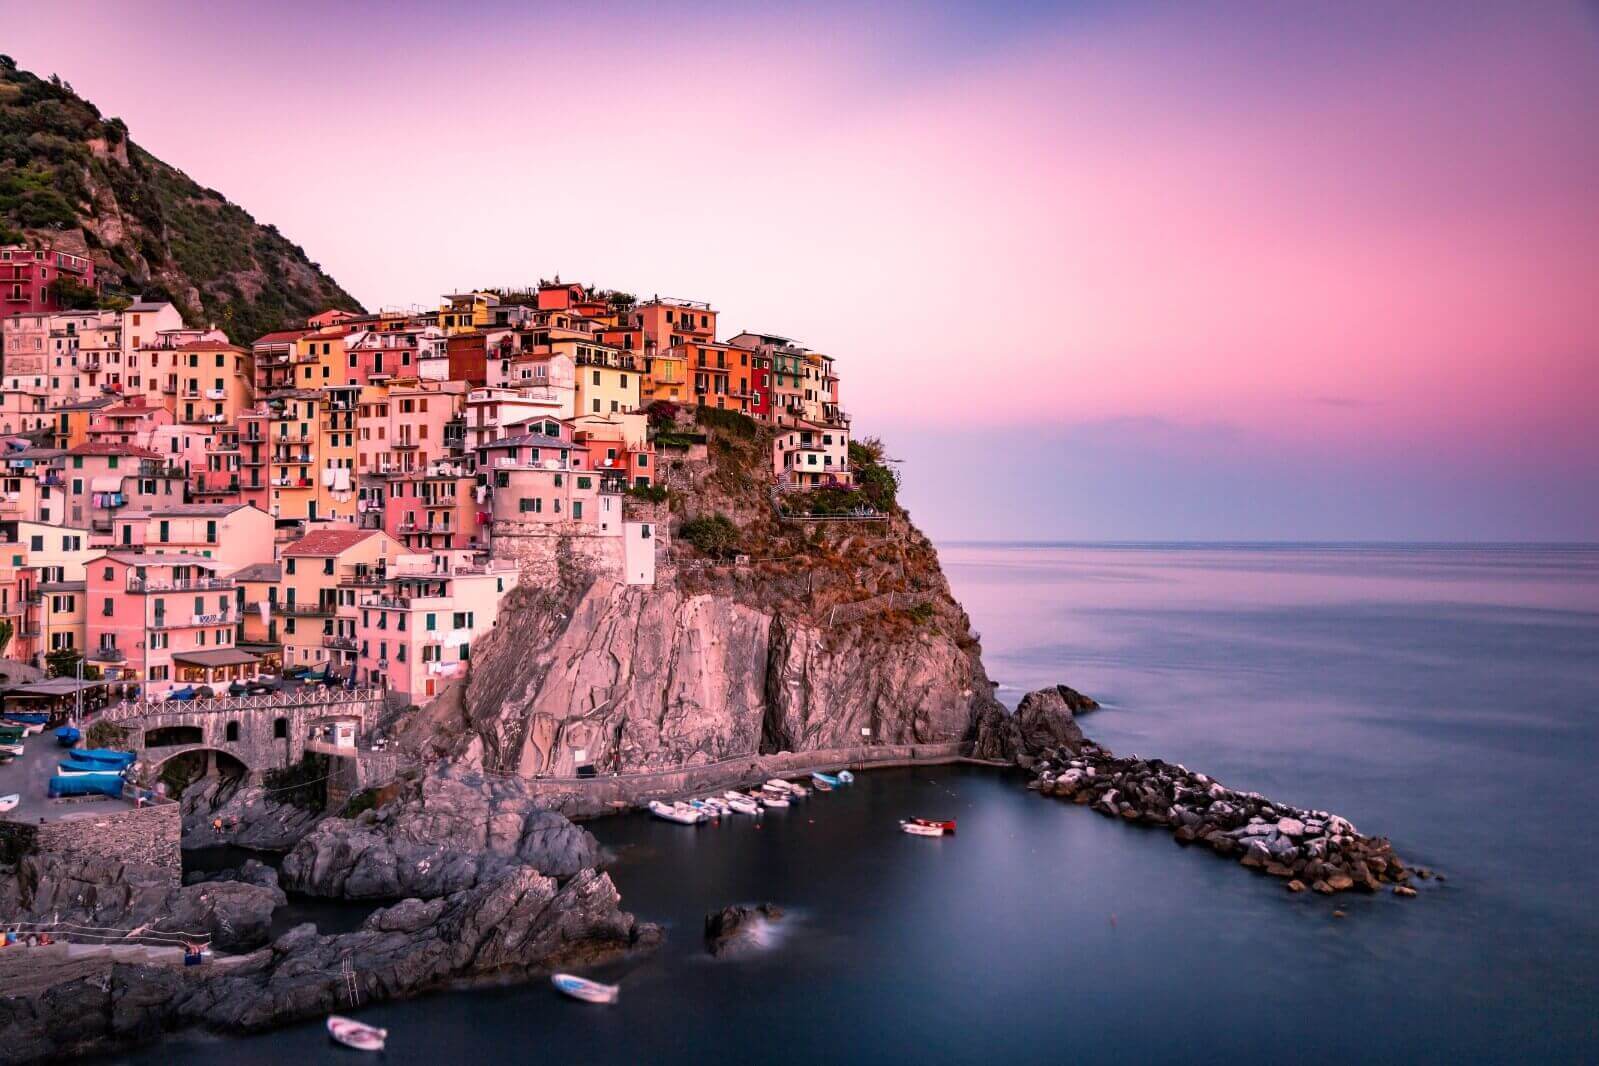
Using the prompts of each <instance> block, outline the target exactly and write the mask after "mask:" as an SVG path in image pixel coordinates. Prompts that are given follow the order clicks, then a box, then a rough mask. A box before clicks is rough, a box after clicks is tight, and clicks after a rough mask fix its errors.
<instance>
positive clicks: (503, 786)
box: [282, 767, 602, 899]
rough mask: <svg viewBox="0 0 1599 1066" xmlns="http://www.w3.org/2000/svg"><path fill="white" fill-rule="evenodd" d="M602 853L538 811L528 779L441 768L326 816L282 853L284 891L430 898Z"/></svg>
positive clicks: (558, 872) (581, 863)
mask: <svg viewBox="0 0 1599 1066" xmlns="http://www.w3.org/2000/svg"><path fill="white" fill-rule="evenodd" d="M601 859H602V855H601V851H600V845H599V841H597V840H595V839H594V836H593V834H591V833H589V832H588V831H587V830H585V829H582V828H580V827H578V826H575V825H573V824H572V823H571V822H569V821H568V820H567V819H566V818H564V817H563V816H561V815H559V814H556V813H555V812H553V811H547V810H541V809H539V808H538V807H537V806H536V805H535V802H534V799H533V797H532V796H531V795H530V794H529V790H528V787H527V784H526V782H525V781H523V780H522V779H521V778H518V777H496V776H487V775H483V774H480V773H475V772H473V771H470V770H464V769H459V768H449V767H446V768H442V769H440V770H438V771H436V772H434V773H430V774H427V775H426V776H424V777H423V778H422V779H421V780H420V781H419V782H417V783H415V784H413V785H411V786H409V787H408V788H406V789H405V790H404V791H402V792H401V794H400V795H399V796H398V797H397V798H396V799H395V800H394V801H393V802H391V803H388V804H385V805H384V806H383V807H381V808H379V809H377V810H373V811H366V812H363V813H362V814H361V815H360V816H358V817H357V818H354V819H343V818H330V819H327V820H325V821H323V822H321V823H320V824H318V825H317V827H316V829H315V830H313V831H312V832H311V833H309V834H308V835H306V836H305V837H304V838H302V839H301V840H300V842H299V844H298V845H296V846H295V848H294V850H293V851H291V852H290V853H289V854H288V855H286V856H285V857H284V859H283V869H282V877H283V884H284V886H285V887H286V888H288V889H290V890H291V891H295V892H303V893H306V894H307V895H315V896H336V897H342V898H345V899H403V898H405V897H407V896H417V897H421V898H424V899H434V898H437V897H440V896H446V895H449V894H451V893H454V892H460V891H463V890H465V889H469V888H472V887H474V886H476V885H479V884H482V883H483V882H485V881H487V880H492V879H494V878H496V877H498V876H500V875H501V874H502V873H503V872H504V871H505V870H507V869H509V868H511V867H516V866H528V867H531V868H533V869H535V870H537V871H539V872H540V873H542V874H545V875H546V876H550V877H558V878H566V877H571V876H573V875H574V874H576V873H578V872H579V871H580V870H583V869H585V868H592V867H595V866H598V865H599V864H600V861H601Z"/></svg>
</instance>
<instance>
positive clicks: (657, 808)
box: [649, 800, 705, 825]
mask: <svg viewBox="0 0 1599 1066" xmlns="http://www.w3.org/2000/svg"><path fill="white" fill-rule="evenodd" d="M649 808H650V813H651V814H653V815H655V817H657V818H663V819H665V820H666V821H668V822H676V823H677V824H679V825H693V824H695V823H696V822H698V821H700V820H701V819H702V818H704V817H705V816H704V815H703V814H701V813H700V812H699V811H696V810H695V809H694V808H693V807H688V806H685V805H683V804H681V803H679V804H674V805H673V806H670V807H669V806H667V805H666V804H664V803H662V802H661V801H660V800H650V803H649Z"/></svg>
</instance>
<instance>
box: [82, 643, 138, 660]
mask: <svg viewBox="0 0 1599 1066" xmlns="http://www.w3.org/2000/svg"><path fill="white" fill-rule="evenodd" d="M127 657H128V656H127V653H126V652H124V651H123V650H122V649H121V648H116V647H109V648H108V647H100V648H90V649H89V652H88V654H87V655H85V656H84V658H85V659H87V660H88V661H89V662H91V663H120V662H124V661H126V660H127Z"/></svg>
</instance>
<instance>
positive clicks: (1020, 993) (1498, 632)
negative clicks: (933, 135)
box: [139, 545, 1599, 1066]
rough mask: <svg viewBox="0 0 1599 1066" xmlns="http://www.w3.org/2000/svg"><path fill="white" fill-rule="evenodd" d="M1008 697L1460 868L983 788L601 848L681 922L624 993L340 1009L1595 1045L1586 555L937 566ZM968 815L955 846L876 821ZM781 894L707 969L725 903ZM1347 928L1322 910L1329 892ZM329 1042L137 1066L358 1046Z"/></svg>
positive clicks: (1020, 561)
mask: <svg viewBox="0 0 1599 1066" xmlns="http://www.w3.org/2000/svg"><path fill="white" fill-rule="evenodd" d="M943 559H944V563H945V567H946V569H947V571H948V573H949V575H950V578H951V580H952V582H953V583H954V585H955V588H956V592H957V594H958V595H959V596H960V597H961V599H962V600H963V602H964V603H965V604H966V606H967V608H968V610H969V611H970V613H971V615H972V617H973V620H974V623H975V625H976V627H977V628H978V629H979V630H980V631H981V632H982V634H983V643H984V647H985V649H986V657H987V662H988V666H989V671H990V673H991V674H992V675H993V676H994V677H995V678H997V679H999V680H1001V681H1002V682H1003V683H1004V685H1005V687H1004V688H1003V689H1002V692H1001V694H1002V695H1003V696H1006V697H1007V702H1011V703H1014V702H1015V699H1017V698H1019V696H1020V694H1021V692H1023V691H1025V690H1026V689H1028V688H1030V687H1034V686H1038V685H1043V684H1050V683H1053V682H1056V681H1064V682H1066V683H1068V684H1071V685H1073V686H1074V687H1077V688H1079V689H1081V690H1083V691H1085V692H1088V693H1090V694H1091V695H1094V696H1095V697H1097V698H1099V699H1100V700H1101V701H1102V702H1104V703H1105V704H1106V706H1105V708H1104V709H1103V710H1101V711H1098V712H1095V713H1093V714H1092V715H1088V716H1085V717H1084V719H1083V725H1084V728H1085V729H1086V730H1087V732H1088V733H1089V734H1090V735H1091V736H1093V737H1095V738H1096V739H1098V740H1100V741H1101V742H1102V743H1105V744H1107V745H1109V746H1110V747H1112V748H1114V749H1115V750H1117V751H1118V752H1138V753H1140V754H1146V755H1160V756H1163V757H1166V758H1170V759H1176V760H1179V761H1182V762H1184V763H1186V764H1187V765H1189V766H1191V767H1198V768H1203V769H1205V770H1207V771H1210V772H1212V773H1214V774H1216V775H1218V776H1219V777H1220V778H1221V779H1222V780H1223V781H1225V782H1226V783H1228V784H1230V785H1234V786H1236V787H1242V788H1248V789H1258V790H1260V791H1263V792H1266V793H1267V794H1269V795H1272V796H1279V797H1281V798H1283V799H1285V800H1288V801H1291V802H1294V803H1298V804H1302V805H1308V806H1318V807H1327V808H1330V809H1333V810H1336V811H1339V812H1341V813H1344V814H1346V815H1348V816H1349V817H1351V818H1353V819H1354V821H1355V822H1356V824H1357V825H1359V826H1360V827H1361V828H1362V829H1363V830H1366V831H1368V832H1379V833H1383V834H1386V835H1389V836H1391V837H1392V838H1393V839H1394V840H1395V842H1396V844H1397V846H1398V848H1399V850H1400V852H1401V854H1403V855H1404V856H1406V857H1407V858H1408V859H1410V860H1412V861H1413V862H1420V863H1424V864H1426V865H1430V866H1433V867H1435V868H1437V869H1439V870H1441V871H1443V872H1444V873H1446V874H1447V875H1448V881H1447V882H1446V883H1444V884H1437V883H1427V884H1424V885H1423V886H1422V887H1423V894H1422V897H1421V898H1420V899H1416V900H1411V901H1401V900H1397V899H1395V898H1393V897H1392V896H1379V897H1361V896H1354V895H1345V896H1343V897H1340V898H1339V899H1338V901H1337V903H1336V904H1334V903H1332V902H1329V901H1328V900H1324V899H1321V898H1318V897H1312V898H1306V897H1304V896H1289V895H1288V894H1286V893H1285V892H1284V891H1283V890H1282V888H1281V886H1280V883H1278V882H1276V881H1273V880H1268V879H1266V878H1262V877H1256V876H1253V875H1249V874H1246V873H1245V872H1244V871H1242V870H1240V869H1237V868H1235V867H1234V866H1233V865H1232V864H1229V863H1226V862H1224V861H1221V860H1219V859H1216V858H1214V857H1212V856H1210V855H1209V854H1208V853H1205V852H1203V851H1199V850H1191V849H1190V850H1185V849H1181V848H1178V847H1176V846H1175V845H1173V844H1172V842H1171V841H1170V838H1169V837H1167V836H1166V835H1165V834H1163V833H1160V832H1155V831H1147V830H1142V829H1138V828H1134V827H1129V826H1126V825H1124V824H1122V823H1120V822H1113V821H1111V820H1108V819H1104V818H1101V817H1099V816H1097V815H1094V814H1091V813H1088V812H1086V811H1084V810H1082V809H1081V808H1076V807H1071V806H1068V805H1062V804H1059V803H1055V802H1051V801H1046V800H1042V799H1039V798H1037V797H1035V796H1033V795H1032V794H1031V793H1028V792H1026V791H1025V790H1024V789H1023V788H1022V787H1021V783H1020V781H1019V780H1018V779H1015V778H1009V779H1007V778H1006V777H1004V776H1001V775H998V774H995V773H991V772H987V771H982V770H976V769H969V768H949V769H941V770H929V771H915V770H896V771H880V772H876V773H870V774H863V775H861V777H860V780H859V781H858V783H857V784H855V785H854V786H852V787H850V788H849V789H847V790H842V791H840V792H836V793H833V794H831V795H826V796H816V797H814V798H812V799H811V800H810V801H809V802H808V803H806V804H804V805H801V806H797V807H795V808H793V809H791V810H789V811H787V812H773V814H772V815H771V816H769V817H768V819H767V820H766V821H765V823H764V825H763V826H762V827H761V828H759V829H757V828H756V827H755V825H754V824H753V823H751V822H750V821H748V820H744V819H739V820H735V821H733V822H731V823H728V824H724V825H720V826H707V827H700V828H682V827H677V826H672V825H667V824H665V823H661V822H656V821H651V820H648V819H645V818H639V817H632V816H629V817H625V818H617V819H609V820H605V821H601V822H597V823H595V824H594V825H593V829H594V830H595V832H596V833H597V834H598V835H599V836H600V838H601V839H602V840H603V841H605V842H606V843H607V844H608V845H610V846H611V847H612V848H614V849H615V850H616V852H617V854H618V862H617V865H616V866H615V868H614V871H613V873H614V876H615V878H616V881H617V883H618V885H619V886H620V888H621V890H622V893H623V902H624V905H626V906H628V907H629V908H631V909H632V910H634V911H635V912H637V913H638V914H640V915H641V916H643V917H645V918H647V919H650V920H654V921H658V922H662V923H663V924H665V925H666V926H668V928H669V941H668V944H667V946H666V947H665V948H664V949H663V950H662V951H661V952H659V953H657V954H656V955H654V956H652V957H650V958H647V959H644V960H642V961H639V962H637V963H631V964H626V965H621V966H617V967H613V968H611V969H610V970H607V971H603V972H602V973H601V976H603V977H606V978H619V979H621V981H622V984H623V994H622V1002H621V1003H620V1005H618V1006H616V1007H613V1008H587V1007H583V1006H581V1005H578V1004H574V1003H571V1002H567V1001H563V1000H560V999H558V998H557V997H556V996H555V995H554V994H553V993H552V992H551V991H549V990H548V989H547V988H546V987H545V986H544V985H542V984H540V985H537V986H534V987H523V988H514V989H495V990H478V991H473V992H463V993H452V994H448V995H441V996H434V997H430V998H427V999H423V1000H418V1001H413V1002H410V1003H401V1004H389V1005H384V1006H380V1007H375V1008H369V1009H365V1010H363V1011H361V1012H360V1014H361V1016H362V1017H365V1018H370V1019H372V1020H374V1021H375V1022H376V1023H377V1024H381V1025H386V1026H388V1027H389V1028H390V1030H391V1033H392V1035H391V1038H390V1050H389V1051H388V1052H387V1057H388V1059H389V1060H390V1061H395V1062H417V1063H428V1064H429V1066H437V1064H439V1063H443V1062H457V1061H480V1062H506V1061H517V1062H521V1061H530V1060H534V1059H537V1060H545V1059H548V1060H551V1061H576V1062H600V1063H636V1062H668V1063H707V1062H719V1061H764V1062H812V1063H814V1062H816V1061H819V1060H825V1061H834V1062H840V1061H842V1062H850V1061H866V1060H888V1059H914V1060H916V1061H918V1062H934V1063H946V1062H947V1063H957V1062H975V1061H988V1062H1049V1063H1058V1062H1062V1061H1092V1060H1095V1059H1101V1060H1107V1059H1108V1060H1114V1061H1128V1062H1137V1061H1162V1062H1195V1063H1208V1062H1220V1061H1228V1060H1234V1061H1262V1062H1264V1061H1272V1062H1276V1061H1290V1060H1303V1061H1320V1060H1344V1061H1360V1062H1406V1063H1414V1062H1451V1063H1455V1062H1498V1061H1529V1062H1533V1061H1535V1062H1593V1061H1595V1060H1596V1059H1599V1043H1596V1041H1599V1022H1596V1016H1599V978H1596V964H1599V908H1596V907H1595V905H1594V903H1593V895H1594V882H1595V879H1596V875H1599V858H1596V853H1595V843H1596V841H1595V831H1594V829H1593V825H1594V821H1595V815H1594V812H1595V811H1596V810H1599V778H1596V776H1595V774H1594V772H1593V760H1594V758H1595V756H1596V755H1599V743H1596V739H1599V549H1593V548H1564V549H1555V548H1522V547H1509V548H1453V547H1346V546H1295V547H1272V548H1260V547H1251V546H1216V547H1182V546H1165V545H1147V546H1136V547H1129V546H1115V547H1111V546H1022V545H1014V546H973V545H953V546H949V547H946V548H945V549H944V550H943ZM912 814H923V815H931V816H939V817H946V816H947V817H957V818H959V819H960V827H961V831H960V834H959V836H957V837H955V838H952V839H941V840H925V839H918V838H911V837H906V836H904V835H903V834H900V833H898V832H896V820H897V819H898V818H901V817H904V816H907V815H912ZM762 900H773V901H776V902H778V903H781V904H783V905H784V906H785V907H787V908H789V910H790V917H789V918H788V919H786V920H785V921H784V922H783V923H782V924H781V926H780V929H781V930H782V935H781V936H780V937H779V938H778V940H777V942H776V943H775V944H774V945H773V946H772V947H771V948H770V949H768V950H767V951H765V952H763V953H762V954H760V955H758V956H756V957H753V958H746V959H742V960H737V961H713V960H711V959H710V958H708V957H707V956H705V954H704V953H703V949H702V946H701V941H700V927H701V922H702V920H703V916H704V915H705V913H706V912H707V911H710V910H713V909H715V908H717V907H720V906H722V905H724V904H726V903H729V902H735V901H752V902H753V901H762ZM1335 905H1336V906H1340V907H1342V908H1343V909H1344V910H1345V911H1346V912H1347V917H1345V918H1342V919H1335V918H1333V917H1332V911H1333V908H1334V906H1335ZM346 1057H347V1055H345V1054H342V1053H341V1052H339V1051H338V1050H337V1049H334V1048H331V1047H329V1046H328V1044H327V1043H326V1040H325V1038H324V1037H323V1036H322V1034H321V1031H320V1029H319V1027H317V1026H300V1027H295V1028H292V1029H288V1030H284V1031H281V1032H277V1033H273V1034H269V1035H266V1036H262V1037H257V1038H251V1039H246V1040H227V1041H221V1040H214V1039H197V1038H186V1039H182V1040H179V1041H174V1042H170V1043H168V1044H166V1045H164V1046H163V1047H161V1048H160V1049H158V1050H155V1051H152V1052H149V1053H146V1054H144V1055H143V1056H142V1057H141V1058H140V1060H139V1061H143V1062H150V1063H155V1062H174V1061H177V1062H217V1063H222V1062H227V1063H230V1064H235V1066H237V1064H247V1063H257V1062H260V1063H266V1062H282V1061H317V1060H324V1059H325V1060H332V1059H334V1058H346Z"/></svg>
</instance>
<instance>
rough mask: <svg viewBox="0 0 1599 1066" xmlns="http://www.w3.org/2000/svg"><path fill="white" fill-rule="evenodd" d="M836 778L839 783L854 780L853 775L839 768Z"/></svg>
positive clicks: (847, 782)
mask: <svg viewBox="0 0 1599 1066" xmlns="http://www.w3.org/2000/svg"><path fill="white" fill-rule="evenodd" d="M838 780H839V782H840V783H842V784H845V785H847V784H850V783H851V782H852V781H854V780H855V775H854V774H852V773H850V772H849V771H848V770H840V771H839V772H838Z"/></svg>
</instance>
